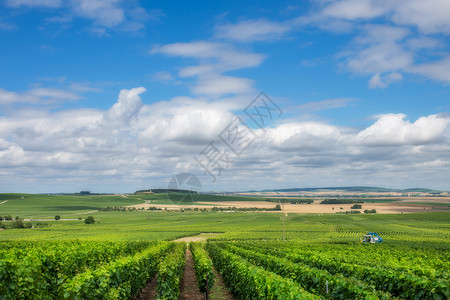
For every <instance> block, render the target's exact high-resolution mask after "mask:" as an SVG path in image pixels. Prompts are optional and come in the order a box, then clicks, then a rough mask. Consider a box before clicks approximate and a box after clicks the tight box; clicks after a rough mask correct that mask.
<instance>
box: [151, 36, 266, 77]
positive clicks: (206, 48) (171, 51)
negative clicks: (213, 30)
mask: <svg viewBox="0 0 450 300" xmlns="http://www.w3.org/2000/svg"><path fill="white" fill-rule="evenodd" d="M151 53H163V54H167V55H172V56H181V57H186V58H196V59H199V60H201V62H202V64H201V65H198V66H191V67H187V68H186V69H183V70H182V71H181V72H180V73H181V75H182V76H194V75H199V74H203V73H209V72H224V71H230V70H237V69H241V68H249V67H255V66H258V65H259V64H261V62H262V61H263V59H264V56H263V55H261V54H257V53H247V52H243V51H237V50H236V49H234V48H233V47H232V46H231V45H228V44H225V43H217V42H207V41H198V42H190V43H174V44H168V45H164V46H161V47H155V48H153V49H152V51H151Z"/></svg>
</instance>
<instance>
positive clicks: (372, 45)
mask: <svg viewBox="0 0 450 300" xmlns="http://www.w3.org/2000/svg"><path fill="white" fill-rule="evenodd" d="M408 34H409V31H408V30H406V29H404V28H395V27H390V26H387V25H367V26H366V27H365V29H364V31H363V34H362V35H360V36H358V37H357V38H356V39H355V47H357V50H356V51H352V52H350V54H349V55H348V56H347V62H346V65H347V68H348V69H350V70H352V71H353V72H356V73H361V74H367V73H379V72H392V71H397V70H401V69H404V68H407V67H408V66H410V65H411V64H412V63H413V61H414V56H413V53H411V52H409V51H408V50H406V49H405V48H404V47H403V46H402V44H401V41H402V40H403V39H404V38H406V37H407V36H408ZM358 48H359V49H358Z"/></svg>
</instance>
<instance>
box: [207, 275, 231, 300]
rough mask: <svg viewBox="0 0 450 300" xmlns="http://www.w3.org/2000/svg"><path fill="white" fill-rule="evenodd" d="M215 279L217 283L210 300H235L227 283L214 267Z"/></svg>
mask: <svg viewBox="0 0 450 300" xmlns="http://www.w3.org/2000/svg"><path fill="white" fill-rule="evenodd" d="M213 272H214V277H215V279H216V281H215V282H214V286H213V287H212V289H211V294H210V297H209V298H210V299H211V300H233V299H234V298H233V295H231V293H230V292H229V291H228V289H227V287H226V285H225V282H224V281H223V279H222V276H220V274H219V272H217V270H216V268H214V267H213Z"/></svg>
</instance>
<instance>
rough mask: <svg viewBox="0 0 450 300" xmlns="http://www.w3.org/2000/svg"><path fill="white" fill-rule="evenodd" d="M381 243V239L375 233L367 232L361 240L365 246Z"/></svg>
mask: <svg viewBox="0 0 450 300" xmlns="http://www.w3.org/2000/svg"><path fill="white" fill-rule="evenodd" d="M382 241H383V238H382V237H381V236H379V235H378V233H376V232H368V233H367V234H366V235H364V237H363V239H362V240H361V242H362V243H366V244H369V243H370V244H375V243H381V242H382Z"/></svg>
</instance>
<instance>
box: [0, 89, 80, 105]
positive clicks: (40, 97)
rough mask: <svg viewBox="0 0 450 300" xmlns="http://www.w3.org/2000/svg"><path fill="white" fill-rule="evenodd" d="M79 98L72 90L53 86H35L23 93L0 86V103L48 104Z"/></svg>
mask: <svg viewBox="0 0 450 300" xmlns="http://www.w3.org/2000/svg"><path fill="white" fill-rule="evenodd" d="M81 98H82V97H81V96H80V95H78V94H76V93H74V92H71V91H66V90H61V89H54V88H35V89H31V90H29V91H27V92H24V93H17V92H11V91H7V90H4V89H1V88H0V105H10V104H16V103H30V104H49V103H53V102H60V101H66V100H78V99H81Z"/></svg>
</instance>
